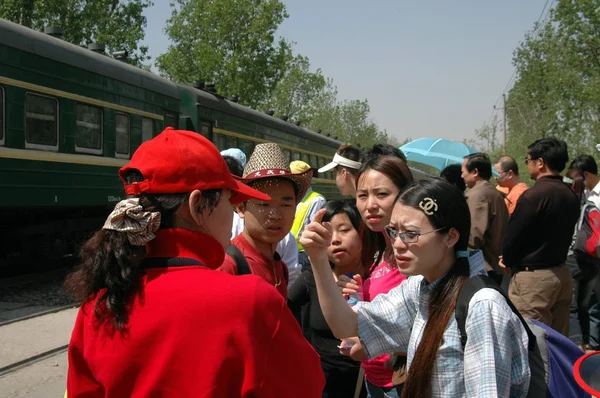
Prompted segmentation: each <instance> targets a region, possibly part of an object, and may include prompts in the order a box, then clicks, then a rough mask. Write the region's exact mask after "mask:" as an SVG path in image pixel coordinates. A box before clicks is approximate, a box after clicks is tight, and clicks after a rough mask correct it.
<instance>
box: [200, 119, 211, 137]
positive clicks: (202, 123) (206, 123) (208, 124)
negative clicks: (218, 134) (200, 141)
mask: <svg viewBox="0 0 600 398" xmlns="http://www.w3.org/2000/svg"><path fill="white" fill-rule="evenodd" d="M198 127H199V129H198V132H199V133H200V135H201V136H203V137H204V138H206V139H207V140H212V137H213V125H212V122H210V121H208V120H204V119H200V125H199V126H198ZM205 127H206V135H205V134H204V128H205Z"/></svg>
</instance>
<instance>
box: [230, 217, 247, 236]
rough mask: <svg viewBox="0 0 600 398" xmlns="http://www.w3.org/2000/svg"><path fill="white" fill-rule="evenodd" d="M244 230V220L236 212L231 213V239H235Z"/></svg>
mask: <svg viewBox="0 0 600 398" xmlns="http://www.w3.org/2000/svg"><path fill="white" fill-rule="evenodd" d="M243 230H244V219H243V218H242V217H240V216H239V215H238V214H237V212H235V211H234V212H233V224H231V239H232V240H233V238H235V237H236V236H238V235H239V234H241V233H242V231H243Z"/></svg>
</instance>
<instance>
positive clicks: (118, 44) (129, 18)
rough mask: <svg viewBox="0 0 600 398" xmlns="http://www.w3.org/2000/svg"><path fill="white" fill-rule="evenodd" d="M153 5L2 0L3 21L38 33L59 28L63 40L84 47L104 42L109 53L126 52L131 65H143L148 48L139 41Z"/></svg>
mask: <svg viewBox="0 0 600 398" xmlns="http://www.w3.org/2000/svg"><path fill="white" fill-rule="evenodd" d="M151 5H152V2H151V1H150V0H126V1H120V0H94V1H86V0H3V1H1V2H0V18H4V19H8V20H10V21H13V22H16V23H19V24H21V25H24V26H27V27H29V28H32V29H35V30H38V31H43V29H44V27H45V26H48V25H55V26H59V27H61V28H63V29H64V36H63V37H62V39H63V40H66V41H68V42H71V43H74V44H77V45H82V46H83V45H86V44H87V43H90V42H99V43H104V44H106V47H107V53H111V52H114V51H122V50H126V51H128V52H129V61H128V62H130V63H132V64H133V65H136V66H144V61H147V60H148V59H149V58H150V57H149V56H148V55H147V53H148V47H146V46H138V42H139V41H140V40H142V39H143V38H144V28H145V27H146V17H145V16H144V10H145V9H146V8H147V7H149V6H151Z"/></svg>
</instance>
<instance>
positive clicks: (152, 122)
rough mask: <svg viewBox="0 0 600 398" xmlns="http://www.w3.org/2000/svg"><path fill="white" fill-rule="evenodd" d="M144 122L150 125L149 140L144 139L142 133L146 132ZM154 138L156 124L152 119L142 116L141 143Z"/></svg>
mask: <svg viewBox="0 0 600 398" xmlns="http://www.w3.org/2000/svg"><path fill="white" fill-rule="evenodd" d="M144 122H150V124H151V125H152V132H151V134H150V138H148V139H146V137H144V133H145V132H146V130H145V129H144ZM154 137H156V123H155V122H154V119H152V118H149V117H146V116H142V142H146V141H150V140H151V139H152V138H154Z"/></svg>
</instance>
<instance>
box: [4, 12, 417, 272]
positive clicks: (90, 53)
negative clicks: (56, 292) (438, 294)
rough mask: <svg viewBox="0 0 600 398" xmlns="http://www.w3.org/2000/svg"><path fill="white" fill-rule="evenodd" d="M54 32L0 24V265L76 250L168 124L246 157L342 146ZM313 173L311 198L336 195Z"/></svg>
mask: <svg viewBox="0 0 600 398" xmlns="http://www.w3.org/2000/svg"><path fill="white" fill-rule="evenodd" d="M55 36H56V35H51V34H45V33H40V32H37V31H34V30H31V29H28V28H25V27H23V26H20V25H17V24H14V23H12V22H9V21H6V20H2V19H0V176H1V177H0V192H1V194H0V226H1V232H0V266H1V265H7V264H11V263H12V262H13V260H19V259H23V258H25V257H29V256H30V255H35V257H41V258H61V257H63V256H65V255H68V254H70V253H73V252H74V250H75V247H76V244H77V243H78V242H79V241H80V240H81V239H82V238H84V237H86V236H87V235H88V234H89V233H90V232H91V231H93V230H95V229H97V228H99V227H100V226H101V225H102V223H103V221H104V219H105V217H106V215H107V214H108V212H109V211H110V209H111V208H112V206H114V204H115V203H116V202H118V201H119V200H121V199H122V198H123V195H124V192H123V188H122V185H121V183H120V181H119V179H118V178H117V170H118V168H119V167H121V166H122V165H124V164H125V163H126V162H127V160H128V159H130V157H131V155H132V154H133V153H134V152H135V150H136V148H137V147H138V146H139V145H140V144H141V143H142V142H144V141H146V140H149V139H151V138H152V137H154V136H156V135H157V134H159V133H160V132H161V131H162V130H163V129H164V128H165V127H166V126H173V127H177V128H182V129H187V130H192V131H196V132H198V133H199V134H202V135H204V136H205V137H207V138H208V139H210V140H211V141H212V142H213V143H215V145H216V146H217V147H218V148H219V149H225V148H230V147H238V148H241V149H242V150H243V151H244V152H245V153H246V154H247V156H250V154H251V153H252V151H253V149H254V146H255V145H256V144H257V143H261V142H276V143H278V144H279V145H280V146H281V147H282V149H283V151H284V153H285V154H286V156H287V158H288V160H289V161H292V160H298V159H300V160H304V161H306V162H307V163H309V164H310V165H311V166H313V167H321V166H323V165H325V164H326V163H328V162H329V161H331V158H332V156H333V154H334V152H335V150H336V149H337V148H338V147H339V145H340V144H341V143H340V142H339V141H337V140H335V139H333V138H330V137H327V136H324V135H321V134H317V133H314V132H312V131H309V130H307V129H304V128H301V127H298V126H296V125H294V124H292V123H288V122H287V121H284V120H281V119H278V118H275V117H272V116H270V115H267V114H263V113H261V112H258V111H255V110H252V109H249V108H247V107H244V106H242V105H240V104H238V103H237V102H234V101H229V100H227V99H225V98H223V97H221V96H219V95H217V94H216V93H214V92H212V91H210V90H207V89H201V88H198V87H191V86H186V85H181V84H175V83H173V82H171V81H169V80H167V79H164V78H161V77H159V76H156V75H154V74H152V73H150V72H148V71H145V70H142V69H139V68H136V67H133V66H131V65H128V64H127V63H125V62H122V61H120V60H117V59H113V58H111V57H109V56H107V55H105V54H103V53H102V52H98V51H94V50H92V49H88V48H82V47H80V46H77V45H73V44H70V43H67V42H65V41H63V40H61V39H60V38H59V37H55ZM97 47H98V46H96V48H97ZM90 48H91V47H90ZM165 156H169V154H168V153H166V154H165ZM198 161H202V159H198ZM413 171H414V172H415V173H417V175H418V176H419V177H423V176H424V174H423V173H421V172H419V171H417V170H413ZM319 177H321V178H317V179H315V180H314V185H315V189H316V190H317V191H319V192H322V193H323V194H324V195H325V196H326V197H327V198H334V197H336V196H337V195H339V193H338V191H337V189H336V187H335V182H334V180H333V175H332V174H331V173H327V174H326V175H325V176H319Z"/></svg>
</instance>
